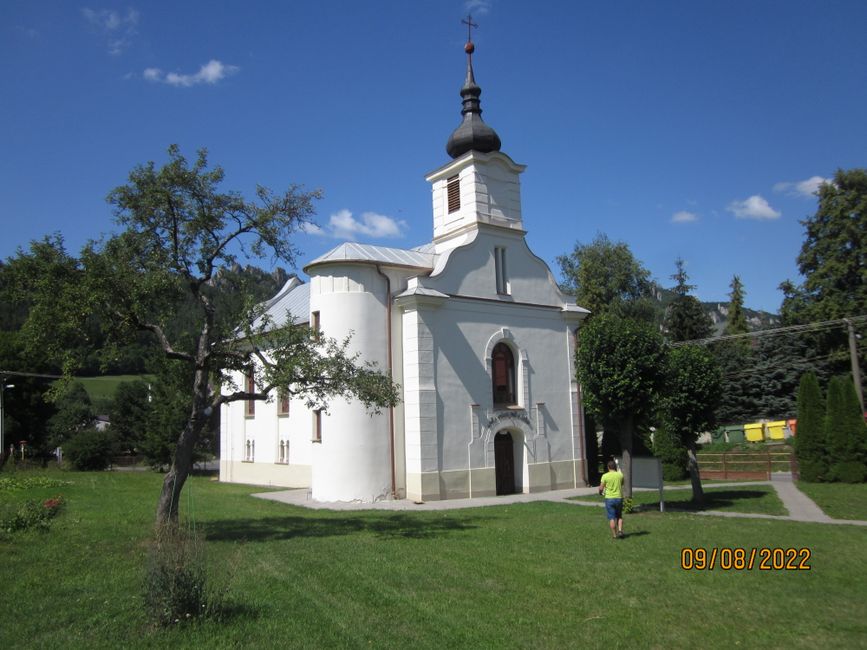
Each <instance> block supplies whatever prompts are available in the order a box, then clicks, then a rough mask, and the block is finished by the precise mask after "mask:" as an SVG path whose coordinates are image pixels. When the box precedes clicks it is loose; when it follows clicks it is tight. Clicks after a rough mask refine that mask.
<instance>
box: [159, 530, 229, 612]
mask: <svg viewBox="0 0 867 650" xmlns="http://www.w3.org/2000/svg"><path fill="white" fill-rule="evenodd" d="M207 587H208V580H207V571H206V567H205V561H204V543H203V541H202V540H201V538H199V537H198V536H197V535H196V534H194V533H189V532H186V531H184V530H182V529H180V528H178V527H177V526H174V525H165V526H162V527H160V528H159V529H158V531H157V534H156V537H155V538H154V541H153V542H152V544H151V548H150V553H149V556H148V564H147V570H146V574H145V583H144V602H145V612H146V615H147V617H148V619H149V620H150V622H151V623H152V624H154V625H156V626H160V627H168V626H171V625H177V624H180V623H183V622H185V621H191V620H195V619H198V618H201V617H211V616H217V615H219V614H220V612H221V611H222V609H223V603H222V595H221V594H220V595H218V594H217V593H216V592H215V591H214V590H208V589H207Z"/></svg>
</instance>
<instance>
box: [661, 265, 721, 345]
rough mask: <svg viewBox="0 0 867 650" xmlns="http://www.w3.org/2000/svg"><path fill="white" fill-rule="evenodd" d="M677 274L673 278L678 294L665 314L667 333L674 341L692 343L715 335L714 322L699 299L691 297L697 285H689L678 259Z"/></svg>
mask: <svg viewBox="0 0 867 650" xmlns="http://www.w3.org/2000/svg"><path fill="white" fill-rule="evenodd" d="M674 264H675V266H676V267H677V272H676V273H675V274H674V275H672V276H671V279H672V280H675V281H676V282H677V284H676V285H675V287H674V293H675V294H677V295H676V296H675V298H674V300H673V301H672V302H671V304H670V305H669V306H668V310H667V312H666V314H665V323H664V325H665V331H666V332H667V333H668V337H669V338H670V339H671V340H672V341H691V340H694V339H705V338H708V337H709V336H710V335H711V334H712V333H713V322H712V321H711V319H710V316H708V315H707V313H705V311H704V308H703V307H702V306H701V303H700V302H699V301H698V298H696V297H695V296H692V295H690V291H692V290H693V289H695V285H693V284H688V283H687V280H688V279H689V276H688V275H687V274H686V269H685V268H684V262H683V260H682V259H681V258H679V257H678V258H677V260H675V262H674Z"/></svg>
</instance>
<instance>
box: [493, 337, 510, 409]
mask: <svg viewBox="0 0 867 650" xmlns="http://www.w3.org/2000/svg"><path fill="white" fill-rule="evenodd" d="M491 370H492V372H491V374H492V375H493V376H492V377H491V379H492V380H493V389H494V404H502V405H512V404H515V357H514V356H513V355H512V350H511V349H509V346H508V345H506V344H505V343H497V345H495V346H494V351H493V353H492V354H491Z"/></svg>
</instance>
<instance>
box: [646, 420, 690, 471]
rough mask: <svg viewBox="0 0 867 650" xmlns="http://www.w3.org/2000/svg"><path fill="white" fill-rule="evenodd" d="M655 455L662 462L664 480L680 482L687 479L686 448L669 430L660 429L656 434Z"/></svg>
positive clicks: (654, 442)
mask: <svg viewBox="0 0 867 650" xmlns="http://www.w3.org/2000/svg"><path fill="white" fill-rule="evenodd" d="M653 455H654V456H656V457H657V458H659V459H660V460H661V461H662V478H663V480H666V481H680V480H683V479H685V478H686V477H687V474H688V472H687V469H686V468H687V461H688V457H687V452H686V447H684V446H683V445H682V444H680V441H679V440H677V439H676V438H674V436H672V435H671V434H670V433H669V432H668V429H664V428H660V429H657V430H656V431H655V432H654V434H653Z"/></svg>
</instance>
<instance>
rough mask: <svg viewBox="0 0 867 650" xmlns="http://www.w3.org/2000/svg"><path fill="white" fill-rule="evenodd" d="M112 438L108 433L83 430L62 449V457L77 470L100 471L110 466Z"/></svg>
mask: <svg viewBox="0 0 867 650" xmlns="http://www.w3.org/2000/svg"><path fill="white" fill-rule="evenodd" d="M113 447H114V437H113V436H112V435H111V433H110V432H109V431H98V430H96V429H90V428H88V429H84V430H82V431H79V432H78V433H77V434H75V436H74V437H73V438H72V439H70V440H69V441H68V442H67V443H66V444H65V445H64V447H63V456H64V458H65V459H66V460H67V461H69V463H70V464H71V465H72V466H73V467H74V468H75V469H77V470H79V471H83V472H88V471H91V472H92V471H100V470H104V469H106V468H107V467H108V466H109V465H110V464H111V454H112V449H113Z"/></svg>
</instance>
